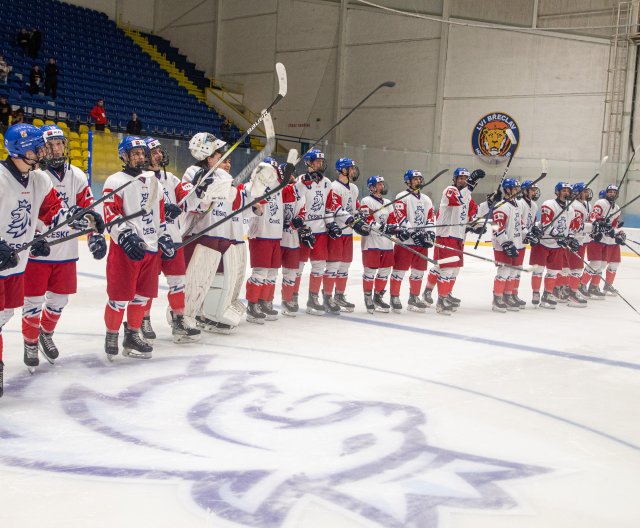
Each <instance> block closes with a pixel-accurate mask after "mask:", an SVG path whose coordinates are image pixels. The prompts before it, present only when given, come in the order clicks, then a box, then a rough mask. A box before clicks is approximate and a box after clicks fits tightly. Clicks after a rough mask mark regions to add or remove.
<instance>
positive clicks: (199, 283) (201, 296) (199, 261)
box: [184, 245, 222, 318]
mask: <svg viewBox="0 0 640 528" xmlns="http://www.w3.org/2000/svg"><path fill="white" fill-rule="evenodd" d="M221 258H222V254H221V253H220V252H219V251H216V250H215V249H211V248H208V247H206V246H203V245H198V246H196V248H195V250H194V251H193V256H192V257H191V260H190V261H189V266H188V267H187V275H186V280H185V309H184V313H185V315H187V316H189V317H192V318H193V317H195V316H196V315H198V314H199V313H200V311H201V310H202V307H203V304H204V301H205V298H206V297H207V294H208V292H209V290H210V288H211V285H212V284H213V281H214V279H215V276H216V270H217V269H218V264H219V263H220V259H221Z"/></svg>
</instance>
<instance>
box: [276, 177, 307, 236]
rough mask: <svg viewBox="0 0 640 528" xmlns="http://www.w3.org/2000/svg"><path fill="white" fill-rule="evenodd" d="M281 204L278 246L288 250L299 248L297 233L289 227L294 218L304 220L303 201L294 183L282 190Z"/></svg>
mask: <svg viewBox="0 0 640 528" xmlns="http://www.w3.org/2000/svg"><path fill="white" fill-rule="evenodd" d="M282 204H283V208H284V220H283V222H284V223H283V228H282V240H280V246H281V247H285V248H290V249H296V248H299V247H300V237H299V236H298V231H297V230H296V229H294V228H293V226H292V225H291V221H292V220H293V219H294V217H296V216H298V217H300V218H302V219H303V220H304V199H303V198H302V197H301V196H300V194H299V193H298V191H297V189H296V186H295V184H294V183H290V184H289V185H287V186H286V187H285V188H284V189H282Z"/></svg>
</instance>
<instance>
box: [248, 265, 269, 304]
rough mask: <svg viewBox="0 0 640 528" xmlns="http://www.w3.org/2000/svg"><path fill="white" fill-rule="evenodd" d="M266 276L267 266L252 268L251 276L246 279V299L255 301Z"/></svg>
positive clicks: (251, 301)
mask: <svg viewBox="0 0 640 528" xmlns="http://www.w3.org/2000/svg"><path fill="white" fill-rule="evenodd" d="M266 278H267V268H253V269H252V270H251V276H250V277H249V278H248V279H247V286H246V290H247V294H246V297H247V301H249V302H250V303H257V302H258V299H259V298H260V292H261V290H262V286H263V285H264V281H265V279H266Z"/></svg>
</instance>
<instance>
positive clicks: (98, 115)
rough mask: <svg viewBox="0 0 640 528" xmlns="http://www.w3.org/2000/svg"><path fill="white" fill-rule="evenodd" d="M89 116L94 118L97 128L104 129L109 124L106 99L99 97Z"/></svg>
mask: <svg viewBox="0 0 640 528" xmlns="http://www.w3.org/2000/svg"><path fill="white" fill-rule="evenodd" d="M89 118H91V119H93V122H94V123H95V125H96V130H104V127H105V125H106V124H107V111H106V110H105V108H104V99H98V101H97V102H96V105H95V106H94V107H93V108H92V109H91V112H90V113H89Z"/></svg>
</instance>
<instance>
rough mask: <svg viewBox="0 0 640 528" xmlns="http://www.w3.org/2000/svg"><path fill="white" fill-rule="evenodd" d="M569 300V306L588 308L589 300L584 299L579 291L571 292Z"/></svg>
mask: <svg viewBox="0 0 640 528" xmlns="http://www.w3.org/2000/svg"><path fill="white" fill-rule="evenodd" d="M568 301H569V302H568V303H567V306H571V307H572V308H586V307H587V304H588V303H587V301H586V300H585V299H583V298H582V297H581V296H580V294H579V293H578V292H577V291H575V292H573V291H570V292H569V299H568Z"/></svg>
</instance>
